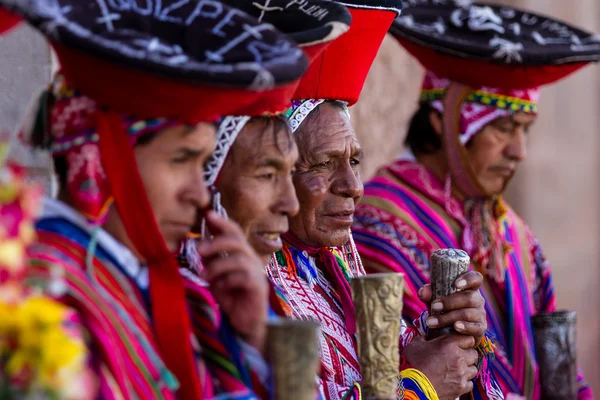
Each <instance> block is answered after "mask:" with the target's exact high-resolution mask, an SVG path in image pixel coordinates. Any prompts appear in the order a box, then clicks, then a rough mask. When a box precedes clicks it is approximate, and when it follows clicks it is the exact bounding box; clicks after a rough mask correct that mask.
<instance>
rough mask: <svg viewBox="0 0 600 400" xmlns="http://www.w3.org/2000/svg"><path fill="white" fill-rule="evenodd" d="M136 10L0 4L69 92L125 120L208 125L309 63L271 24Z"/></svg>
mask: <svg viewBox="0 0 600 400" xmlns="http://www.w3.org/2000/svg"><path fill="white" fill-rule="evenodd" d="M138 4H139V2H132V3H129V2H114V1H109V2H105V1H99V2H90V1H78V0H2V1H1V2H0V5H3V6H5V7H6V8H8V9H9V10H11V11H12V12H14V13H15V14H18V15H20V16H22V17H24V18H26V19H27V20H28V22H29V23H30V24H31V25H33V26H34V27H36V28H38V29H39V30H40V31H42V33H44V34H45V35H46V36H47V37H48V39H49V40H50V42H51V44H52V46H53V47H54V49H55V50H56V53H57V55H58V58H59V61H60V65H61V69H62V71H61V72H62V74H63V75H64V76H65V78H66V79H67V81H68V82H69V84H70V85H72V86H73V87H75V88H76V89H78V90H80V91H81V92H82V93H84V94H85V95H86V96H88V97H90V98H92V99H94V100H95V101H96V102H97V103H99V104H102V105H110V107H111V109H113V110H115V111H118V112H122V113H126V114H128V115H133V116H139V117H144V118H173V119H176V120H179V121H181V122H186V123H195V122H198V121H206V120H211V119H212V120H214V119H217V118H218V117H219V116H220V115H224V114H233V113H236V112H237V110H239V109H241V108H243V107H244V106H245V105H248V104H250V103H252V102H254V101H256V100H257V99H258V98H259V97H260V96H261V95H264V93H261V92H264V91H265V90H269V89H274V88H278V87H282V86H283V87H285V85H288V84H295V83H296V81H297V79H298V78H299V77H300V76H301V75H302V73H303V72H304V71H305V69H306V67H307V65H308V63H307V60H306V57H305V56H304V53H303V52H302V50H301V49H299V48H298V46H297V45H296V44H295V43H294V42H293V41H292V40H291V39H289V38H287V37H286V36H284V35H283V34H281V33H280V32H279V31H277V30H276V28H275V27H274V26H273V25H272V24H268V23H259V22H258V21H256V20H255V19H253V18H252V17H249V16H248V15H246V14H245V13H243V12H240V11H239V10H236V9H234V8H230V7H228V6H226V5H225V4H223V3H221V2H219V1H214V0H194V1H186V2H181V1H179V2H177V1H147V2H144V6H143V7H142V6H141V5H138ZM201 38H202V40H201ZM99 77H101V78H99Z"/></svg>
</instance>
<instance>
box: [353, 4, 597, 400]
mask: <svg viewBox="0 0 600 400" xmlns="http://www.w3.org/2000/svg"><path fill="white" fill-rule="evenodd" d="M457 3H458V2H457ZM434 16H435V17H434ZM478 16H479V17H478ZM559 28H560V32H559V31H558V30H557V29H559ZM439 30H441V31H439ZM392 32H393V33H394V34H395V35H396V36H397V38H398V39H399V40H400V42H401V43H402V44H403V46H405V48H406V49H408V51H409V52H411V53H412V54H413V55H414V56H415V57H416V58H417V59H419V61H420V62H421V63H422V64H423V65H424V66H425V68H426V69H427V70H428V71H427V73H426V75H425V80H424V82H423V90H422V93H421V105H420V108H419V110H418V111H417V112H416V113H415V114H414V116H413V118H412V120H411V123H410V126H409V131H408V136H407V139H406V144H407V146H408V147H409V151H407V152H406V153H405V154H404V155H402V156H401V157H400V158H399V159H397V160H395V161H394V162H392V163H391V164H389V165H386V166H384V167H382V168H381V169H380V170H379V171H378V173H377V175H376V176H375V178H373V179H372V180H370V181H369V182H368V183H367V184H366V189H365V197H364V199H363V202H362V204H361V205H360V206H359V207H358V210H357V216H356V219H355V223H354V226H353V231H354V234H355V238H356V241H357V247H358V250H359V252H360V253H361V255H362V256H363V260H364V262H365V267H366V269H367V270H368V271H371V272H374V271H397V272H403V273H404V274H405V276H406V278H407V281H408V286H407V288H408V294H407V295H406V296H405V311H404V313H405V316H406V318H407V319H408V320H411V319H413V318H415V317H417V316H418V315H419V314H420V312H421V309H422V307H423V302H422V299H421V298H420V296H419V294H418V290H419V288H420V287H421V286H422V285H423V284H426V283H428V281H429V268H430V267H429V260H428V259H429V256H430V254H431V253H432V252H433V251H434V250H436V249H438V248H444V247H458V248H462V249H464V250H466V251H467V252H468V253H469V255H470V256H471V260H472V267H473V269H474V270H476V271H480V272H481V273H482V274H484V275H485V284H484V285H483V295H484V297H485V299H486V311H487V316H488V326H489V327H490V329H491V333H492V334H493V335H494V336H495V340H496V346H497V352H496V353H497V355H496V357H495V359H494V360H493V361H492V365H493V370H494V371H495V373H496V376H497V378H498V380H499V383H500V384H501V386H502V390H503V392H504V393H505V395H506V396H507V398H515V396H516V397H519V398H520V397H521V396H523V397H524V398H528V399H539V398H540V376H539V369H538V365H537V362H536V358H535V354H534V343H533V334H532V325H531V322H530V317H531V316H532V315H534V314H537V313H541V312H548V311H553V310H554V309H555V298H554V293H553V285H552V279H551V274H550V269H549V265H548V263H547V261H546V259H545V258H544V256H543V253H542V251H541V248H540V245H539V243H538V242H537V240H536V239H535V237H534V236H533V234H532V233H531V232H530V231H529V229H528V227H527V225H526V224H525V223H524V221H523V220H522V219H521V218H519V216H518V215H517V214H516V213H515V212H514V211H513V210H512V209H511V208H510V207H509V206H508V205H507V204H506V203H505V202H504V201H503V199H502V193H503V191H504V189H505V188H506V186H507V185H508V183H509V182H510V179H511V178H512V176H513V174H514V173H515V171H516V169H517V167H518V166H519V164H520V163H521V162H522V161H523V160H524V159H525V157H526V141H527V134H528V132H529V130H530V128H531V125H532V124H533V123H534V121H535V119H536V115H537V102H538V98H539V91H538V88H537V87H538V86H540V85H543V84H546V83H551V82H553V81H555V80H557V79H559V78H561V77H564V76H566V75H568V74H569V73H571V72H573V71H574V70H576V69H578V68H580V67H581V66H582V65H585V62H586V61H592V60H597V59H598V58H599V57H600V46H598V45H597V44H596V45H592V46H582V47H578V46H574V45H571V43H570V41H569V40H566V39H563V38H565V37H571V38H573V37H577V38H578V39H577V40H578V41H581V42H582V43H585V42H587V41H594V40H593V37H592V36H591V35H590V34H588V33H585V32H582V31H580V30H578V29H576V28H573V27H570V26H568V25H566V24H564V23H562V22H558V21H553V20H551V19H548V18H546V17H541V16H536V15H534V14H532V13H530V12H523V11H519V10H515V9H512V8H509V7H489V6H486V5H480V4H476V3H473V4H470V5H468V4H463V5H458V4H456V5H455V4H452V5H451V4H449V3H448V4H441V3H439V2H435V1H424V2H419V3H418V5H413V6H411V7H408V8H407V10H406V13H405V15H404V16H403V17H401V18H399V19H398V20H396V22H395V24H394V28H393V29H392ZM558 36H560V37H558ZM463 102H464V104H463ZM434 307H435V305H434ZM438 307H440V309H443V306H442V305H440V306H438ZM579 398H580V399H589V398H592V394H591V392H590V390H589V388H588V387H587V386H586V385H585V383H583V381H582V380H581V377H580V389H579Z"/></svg>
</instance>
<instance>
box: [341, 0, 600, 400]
mask: <svg viewBox="0 0 600 400" xmlns="http://www.w3.org/2000/svg"><path fill="white" fill-rule="evenodd" d="M501 2H502V3H505V4H511V5H520V6H522V7H526V8H529V9H532V10H536V11H538V12H541V13H544V14H547V15H551V16H555V17H558V18H561V19H563V20H566V21H568V22H572V23H575V24H577V25H580V26H582V27H585V28H587V29H589V30H593V31H595V32H599V33H600V2H599V1H598V0H572V1H566V0H513V1H501ZM422 74H423V71H422V70H421V68H420V66H419V65H418V63H417V62H416V61H415V60H414V59H412V58H411V57H410V56H409V55H408V54H407V53H406V52H405V51H404V50H403V49H402V48H401V46H400V45H398V43H397V42H396V41H395V40H394V39H393V38H391V37H387V38H386V39H385V41H384V43H383V45H382V47H381V49H380V52H379V54H378V56H377V59H376V60H375V63H374V65H373V68H372V70H371V72H370V74H369V77H368V79H367V82H366V85H365V88H364V90H363V93H362V95H361V99H360V101H359V102H358V104H357V105H356V106H354V107H353V109H352V116H353V122H354V124H355V127H356V130H357V133H358V135H359V138H360V140H361V144H362V146H363V147H364V149H365V154H366V160H365V162H364V163H363V165H362V176H363V179H366V178H369V177H370V176H372V174H373V172H374V171H375V169H376V168H377V166H379V165H381V164H382V163H385V162H387V161H389V160H392V159H394V158H395V157H397V156H398V155H399V154H400V153H401V151H402V149H403V146H402V143H403V141H404V136H405V132H406V127H407V124H408V121H409V119H410V116H411V115H412V113H413V111H414V110H415V109H416V105H417V103H416V101H417V96H418V92H419V89H420V85H421V79H422ZM540 110H541V113H540V117H539V119H538V121H537V123H536V125H535V127H534V129H533V131H532V133H531V139H530V147H529V156H528V160H527V161H526V162H525V163H524V164H523V165H522V166H521V169H520V171H519V173H518V175H517V177H516V178H515V180H514V182H513V183H512V185H511V187H510V191H509V193H508V195H507V197H508V199H509V201H510V203H511V204H512V205H513V206H514V207H515V208H516V209H517V211H518V212H519V213H520V214H521V215H522V216H523V217H524V218H525V220H526V221H528V223H529V224H530V226H531V228H532V229H533V231H534V233H535V234H536V235H537V236H538V238H539V240H540V241H541V243H542V246H543V247H544V249H545V252H546V255H547V257H548V259H549V261H550V263H551V265H552V266H553V271H554V284H555V286H556V294H557V298H558V305H559V307H560V308H568V309H574V310H577V312H578V337H577V338H578V348H579V351H578V357H579V361H580V364H581V365H582V367H583V369H584V373H585V375H586V378H587V379H588V381H589V382H590V383H591V384H592V386H593V388H594V390H595V393H596V394H597V395H600V313H599V312H598V309H599V308H600V246H599V243H600V224H599V223H600V212H599V210H598V207H597V206H598V204H600V157H599V155H600V112H599V110H600V66H592V67H588V68H586V69H584V70H582V71H580V72H579V73H577V74H575V75H573V76H572V77H570V78H568V79H566V80H565V81H563V82H561V83H559V84H556V85H552V86H550V87H547V88H544V89H543V90H542V102H541V105H540Z"/></svg>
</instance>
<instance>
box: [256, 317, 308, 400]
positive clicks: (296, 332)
mask: <svg viewBox="0 0 600 400" xmlns="http://www.w3.org/2000/svg"><path fill="white" fill-rule="evenodd" d="M267 354H268V357H269V360H270V361H271V365H272V367H273V383H274V386H275V388H274V389H275V396H274V400H289V399H298V400H314V399H315V395H316V393H317V374H318V372H319V365H320V362H319V324H318V323H316V322H312V321H292V320H288V319H281V320H277V321H273V322H269V324H268V326H267Z"/></svg>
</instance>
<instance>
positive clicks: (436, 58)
mask: <svg viewBox="0 0 600 400" xmlns="http://www.w3.org/2000/svg"><path fill="white" fill-rule="evenodd" d="M396 39H397V40H398V42H400V44H401V45H402V46H403V47H404V48H405V49H406V50H407V51H408V52H409V53H410V54H411V55H412V56H414V57H415V58H416V59H417V60H419V62H420V63H421V65H423V67H424V68H426V69H428V70H430V71H432V72H433V73H435V74H436V75H437V76H443V77H445V78H448V79H450V80H452V81H455V82H460V83H462V84H465V85H469V86H471V87H482V86H487V87H495V88H499V89H529V88H534V87H539V86H543V85H547V84H550V83H553V82H556V81H558V80H560V79H562V78H565V77H566V76H568V75H570V74H572V73H573V72H575V71H577V70H578V69H580V68H582V67H585V66H586V65H588V64H589V63H588V62H578V63H570V64H559V65H518V64H513V65H506V64H497V63H491V62H487V61H482V60H475V59H467V58H460V57H454V56H451V55H448V54H444V53H440V52H439V51H436V50H434V49H431V48H429V47H424V46H421V45H419V44H417V43H413V42H411V41H409V40H406V39H404V38H400V37H397V36H396Z"/></svg>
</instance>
